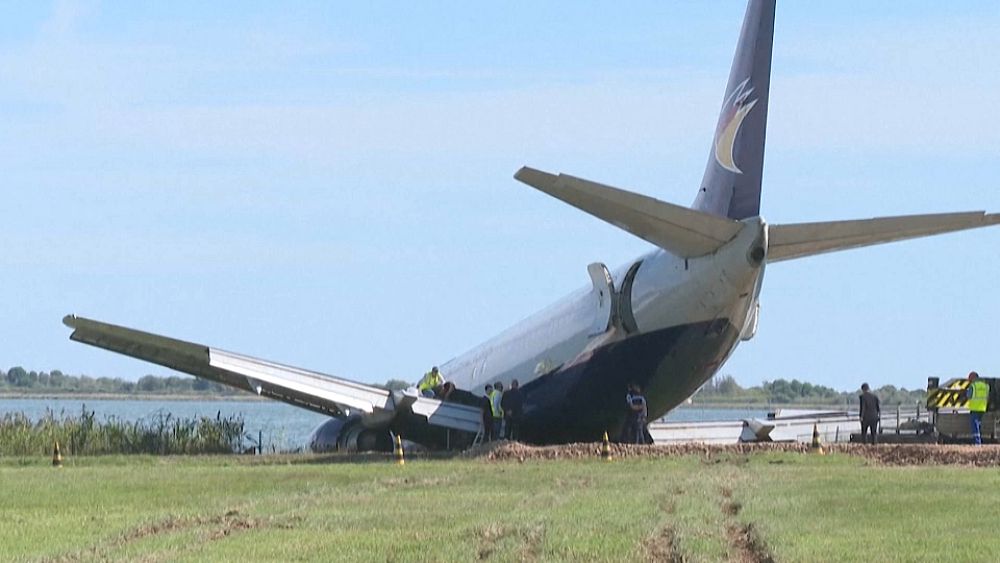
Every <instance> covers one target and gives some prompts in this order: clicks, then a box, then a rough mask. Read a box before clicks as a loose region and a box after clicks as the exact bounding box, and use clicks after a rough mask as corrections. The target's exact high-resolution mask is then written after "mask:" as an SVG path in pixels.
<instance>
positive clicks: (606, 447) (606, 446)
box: [601, 432, 611, 461]
mask: <svg viewBox="0 0 1000 563" xmlns="http://www.w3.org/2000/svg"><path fill="white" fill-rule="evenodd" d="M601 459H603V460H604V461H611V444H610V443H608V433H607V432H605V433H604V440H603V441H602V442H601Z"/></svg>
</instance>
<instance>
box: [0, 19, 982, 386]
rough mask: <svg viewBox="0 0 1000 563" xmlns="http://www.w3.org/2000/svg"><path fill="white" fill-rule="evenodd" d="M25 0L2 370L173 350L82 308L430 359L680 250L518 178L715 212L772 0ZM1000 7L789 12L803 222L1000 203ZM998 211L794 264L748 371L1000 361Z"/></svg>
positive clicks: (16, 72)
mask: <svg viewBox="0 0 1000 563" xmlns="http://www.w3.org/2000/svg"><path fill="white" fill-rule="evenodd" d="M157 4H159V5H155V6H140V5H137V4H135V3H132V2H121V3H109V2H108V3H105V2H56V3H54V4H47V3H43V2H4V3H0V13H2V14H3V17H2V18H0V76H3V80H2V81H0V108H2V110H0V111H2V113H3V116H2V117H3V122H4V126H3V127H0V146H2V147H3V150H2V151H0V169H2V170H3V180H2V186H3V187H2V194H3V200H2V201H3V210H4V214H3V218H4V221H3V227H2V229H0V259H2V262H0V263H2V264H4V265H5V271H4V276H3V280H4V281H3V283H2V285H0V288H2V291H0V321H2V323H0V366H3V367H4V368H7V367H10V366H13V365H23V366H25V367H26V368H28V369H36V370H51V369H62V370H63V371H66V372H70V373H87V374H90V375H95V376H100V375H107V376H116V377H124V378H137V377H139V376H141V375H144V374H146V373H159V374H162V373H165V370H163V369H161V368H158V367H156V366H153V365H151V364H145V363H142V362H138V361H134V360H130V359H127V358H123V357H120V356H117V355H114V354H111V353H108V352H104V351H101V350H97V349H91V348H88V347H85V346H82V345H79V344H75V343H71V342H70V341H69V340H68V339H67V336H68V332H69V331H68V329H66V328H65V327H63V326H62V324H61V323H60V319H61V318H62V316H63V315H64V314H66V313H77V314H80V315H83V316H89V317H92V318H97V319H101V320H106V321H109V322H114V323H118V324H124V325H126V326H133V327H136V328H142V329H145V330H150V331H152V332H157V333H161V334H167V335H172V336H176V337H179V338H183V339H187V340H193V341H196V342H202V343H205V344H210V345H214V346H217V347H221V348H226V349H230V350H235V351H240V352H244V353H248V354H252V355H255V356H260V357H264V358H268V359H272V360H276V361H280V362H284V363H290V364H293V365H299V366H302V367H308V368H312V369H317V370H320V371H324V372H327V373H330V374H334V375H339V376H344V377H351V378H355V379H358V380H361V381H385V380H387V379H390V378H401V379H411V380H412V379H415V378H417V377H418V376H419V375H420V374H421V373H423V371H424V370H425V369H426V367H427V366H429V365H431V364H434V363H443V362H444V361H445V360H447V359H449V358H451V357H452V356H455V355H457V354H459V353H461V352H463V351H465V350H467V349H469V348H471V347H472V346H474V345H476V344H478V343H479V342H481V341H483V340H486V339H487V338H489V337H490V336H492V335H494V334H496V333H498V332H500V331H501V330H502V329H504V328H506V327H507V326H509V325H511V324H513V323H514V322H516V321H517V320H519V319H521V318H523V317H525V316H527V315H529V314H530V313H532V312H534V311H536V310H538V309H540V308H542V307H544V306H545V305H547V304H548V303H550V302H552V301H554V300H556V299H558V298H559V297H561V296H562V295H564V294H565V293H568V292H569V291H571V290H574V289H576V288H578V287H580V286H583V285H586V284H587V283H588V278H587V274H586V271H585V268H586V265H587V264H588V263H590V262H593V261H603V262H606V263H608V264H609V265H618V264H621V263H624V262H626V261H628V260H629V259H631V258H633V257H635V256H637V255H639V254H641V253H643V252H644V251H646V250H647V249H648V244H647V243H645V242H643V241H641V240H637V239H635V238H633V237H631V236H630V235H628V234H626V233H623V232H620V231H618V230H617V229H615V228H614V227H611V226H609V225H606V224H604V223H602V222H600V221H598V220H596V219H594V218H592V217H590V216H587V215H585V214H582V213H580V212H578V211H576V210H574V209H572V208H570V207H568V206H566V205H564V204H562V203H560V202H558V201H555V200H552V199H549V198H547V197H546V196H544V195H542V194H539V193H537V192H534V191H533V190H531V189H530V188H527V187H525V186H523V185H521V184H519V183H517V182H515V181H514V180H513V179H512V178H511V176H512V174H513V173H514V172H515V171H516V170H517V168H519V167H520V166H521V165H524V164H530V165H532V166H535V167H539V168H542V169H547V170H551V171H563V172H568V173H572V174H574V175H577V176H583V177H586V178H590V179H594V180H597V181H601V182H604V183H608V184H612V185H616V186H620V187H623V188H626V189H631V190H635V191H639V192H642V193H645V194H648V195H652V196H654V197H658V198H660V199H664V200H666V201H671V202H678V203H684V204H687V203H690V202H691V201H692V200H693V198H694V194H695V191H696V187H697V185H698V181H699V180H700V177H701V173H702V171H703V169H704V164H705V161H706V159H707V157H708V147H709V143H710V140H711V135H712V131H713V125H714V123H715V119H716V113H717V111H718V108H719V104H720V103H721V100H722V89H723V87H724V85H725V82H726V79H727V77H728V71H729V63H730V59H731V57H732V52H733V48H734V46H735V41H736V37H737V34H738V31H739V26H740V23H741V20H742V16H743V10H744V4H743V3H742V2H712V3H702V2H683V3H676V4H675V3H665V2H644V3H633V4H629V5H627V6H623V5H621V4H620V3H590V2H574V3H537V2H523V3H505V4H502V5H501V4H497V5H482V4H479V3H466V2H453V3H451V2H435V3H431V4H430V5H429V6H425V7H420V6H414V5H410V4H405V3H378V2H370V3H369V2H363V3H343V4H339V5H338V4H333V3H327V2H317V3H314V4H310V3H302V4H299V5H298V6H297V7H295V8H288V7H275V6H268V5H263V6H258V5H254V4H253V3H247V2H239V3H237V2H233V3H226V2H218V3H207V4H206V3H203V2H198V3H195V2H170V3H157ZM998 30H1000V5H998V4H996V3H993V2H974V3H964V2H953V3H940V2H906V3H901V2H895V3H871V2H837V3H829V4H825V3H824V4H819V3H812V2H809V3H806V2H786V3H782V4H780V5H779V6H778V14H777V22H776V32H775V47H774V62H773V79H772V84H771V107H770V110H769V129H768V146H767V152H766V156H765V170H764V196H763V203H762V210H763V214H764V216H765V218H766V219H767V220H768V221H769V222H771V223H782V222H798V221H814V220H835V219H844V218H860V217H871V216H876V215H892V214H905V213H923V212H936V211H959V210H973V209H986V210H991V211H1000V189H998V188H1000V186H998V181H997V178H998V176H1000V110H998V107H1000V106H998V104H997V93H998V92H1000V74H998V73H997V72H995V69H996V59H995V57H996V53H997V52H1000V33H998ZM998 245H1000V229H996V228H994V229H993V230H981V231H972V232H967V233H960V234H953V235H946V236H943V237H939V238H931V239H924V240H918V241H911V242H906V243H901V244H898V245H889V246H881V247H875V248H870V249H864V250H858V251H851V252H845V253H840V254H832V255H827V256H821V257H816V258H811V259H807V260H802V261H794V262H784V263H780V264H775V265H773V266H771V267H769V269H768V271H767V275H766V278H765V285H764V291H763V298H762V316H761V322H760V330H759V332H758V336H757V338H756V339H755V340H754V341H752V342H750V343H745V344H743V345H741V346H740V348H739V349H737V351H736V353H735V355H734V356H733V358H732V359H731V360H730V361H729V363H728V364H727V365H726V366H725V367H724V368H723V370H722V373H729V374H732V375H734V376H735V377H736V378H737V379H738V380H739V381H740V382H742V383H744V384H756V383H759V382H760V381H761V380H765V379H776V378H779V377H784V378H792V377H796V378H799V379H806V380H809V381H813V382H816V383H822V384H825V385H829V386H832V387H836V388H839V389H853V388H856V387H857V386H858V385H860V383H861V382H862V381H868V382H870V383H872V384H874V385H881V384H885V383H891V384H894V385H898V386H907V387H920V386H923V384H924V382H925V378H926V377H927V376H929V375H935V376H941V377H950V376H961V375H964V374H965V373H966V372H968V370H970V369H978V370H979V371H980V372H981V373H984V374H986V375H997V376H1000V359H998V354H997V347H996V343H995V341H996V334H997V327H998V318H1000V315H998V313H1000V295H998V292H997V284H998V282H997V280H1000V265H998V261H997V248H998Z"/></svg>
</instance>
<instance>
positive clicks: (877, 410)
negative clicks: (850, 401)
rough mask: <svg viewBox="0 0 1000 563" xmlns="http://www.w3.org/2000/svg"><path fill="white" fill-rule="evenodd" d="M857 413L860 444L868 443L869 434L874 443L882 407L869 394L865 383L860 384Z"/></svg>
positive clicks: (873, 395)
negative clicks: (859, 422) (859, 427)
mask: <svg viewBox="0 0 1000 563" xmlns="http://www.w3.org/2000/svg"><path fill="white" fill-rule="evenodd" d="M858 403H859V407H860V408H859V409H858V410H859V412H858V418H859V419H860V420H861V443H862V444H865V443H867V442H868V439H867V435H868V432H869V431H870V432H871V435H872V442H871V443H873V444H874V443H875V433H876V432H877V431H878V423H879V419H880V418H882V405H880V404H879V401H878V396H876V395H875V393H872V392H871V388H870V387H868V384H867V383H862V384H861V395H859V396H858Z"/></svg>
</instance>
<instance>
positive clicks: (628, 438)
mask: <svg viewBox="0 0 1000 563" xmlns="http://www.w3.org/2000/svg"><path fill="white" fill-rule="evenodd" d="M633 393H635V383H629V384H628V391H627V392H626V393H625V424H624V425H623V426H622V431H621V434H619V435H618V441H619V442H620V443H623V444H628V443H631V442H632V441H634V440H635V411H634V410H633V409H632V394H633Z"/></svg>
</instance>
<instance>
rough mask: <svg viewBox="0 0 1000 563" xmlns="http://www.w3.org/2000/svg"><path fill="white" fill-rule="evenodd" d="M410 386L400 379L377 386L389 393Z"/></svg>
mask: <svg viewBox="0 0 1000 563" xmlns="http://www.w3.org/2000/svg"><path fill="white" fill-rule="evenodd" d="M409 386H410V384H409V383H407V382H406V381H403V380H402V379H390V380H389V381H386V382H385V384H383V385H379V387H382V388H383V389H388V390H389V391H402V390H403V389H406V388H408V387H409Z"/></svg>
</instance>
